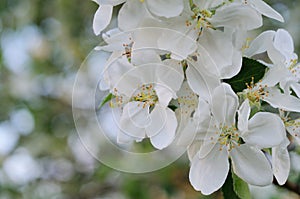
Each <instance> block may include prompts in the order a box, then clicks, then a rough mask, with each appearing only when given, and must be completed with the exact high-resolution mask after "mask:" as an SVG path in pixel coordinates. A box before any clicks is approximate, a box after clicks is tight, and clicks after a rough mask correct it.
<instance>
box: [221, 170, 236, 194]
mask: <svg viewBox="0 0 300 199" xmlns="http://www.w3.org/2000/svg"><path fill="white" fill-rule="evenodd" d="M222 192H223V196H224V199H241V198H240V197H239V196H238V195H237V194H236V192H235V191H234V186H233V178H232V175H231V171H230V170H229V173H228V176H227V178H226V181H225V183H224V185H223V186H222Z"/></svg>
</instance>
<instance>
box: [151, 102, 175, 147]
mask: <svg viewBox="0 0 300 199" xmlns="http://www.w3.org/2000/svg"><path fill="white" fill-rule="evenodd" d="M161 108H163V107H161ZM154 109H156V108H154ZM154 111H155V110H153V111H152V112H151V116H153V117H152V118H151V119H152V123H151V125H150V126H151V129H150V126H149V128H147V135H149V134H151V135H153V136H151V137H150V141H151V144H152V145H153V146H154V147H155V148H157V149H160V150H161V149H164V148H166V147H167V146H169V145H170V144H171V143H172V142H173V140H174V138H175V132H176V128H177V119H176V116H175V113H174V112H173V111H172V110H171V109H169V108H165V109H164V112H165V115H166V116H165V117H166V118H165V122H164V123H163V124H161V121H157V123H155V121H154V119H156V118H154V117H155V114H153V112H154ZM152 114H153V115H152ZM152 124H153V125H157V126H158V127H159V125H162V127H161V128H159V129H157V127H156V128H152V127H153V125H152ZM156 130H159V131H158V132H156Z"/></svg>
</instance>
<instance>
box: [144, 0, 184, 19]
mask: <svg viewBox="0 0 300 199" xmlns="http://www.w3.org/2000/svg"><path fill="white" fill-rule="evenodd" d="M146 3H147V5H148V8H149V11H150V12H152V13H153V14H155V15H157V16H161V17H167V18H170V17H176V16H178V15H179V14H180V13H181V12H182V11H183V0H146Z"/></svg>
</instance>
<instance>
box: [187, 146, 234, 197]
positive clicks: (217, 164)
mask: <svg viewBox="0 0 300 199" xmlns="http://www.w3.org/2000/svg"><path fill="white" fill-rule="evenodd" d="M219 149H220V145H216V146H215V147H214V149H213V150H212V151H211V152H210V153H209V154H208V155H207V156H206V157H205V158H202V159H201V158H199V156H198V155H197V154H196V155H195V156H194V158H193V161H192V163H191V168H190V173H189V178H190V182H191V184H192V186H193V187H194V189H196V190H197V191H201V193H202V194H204V195H209V194H211V193H213V192H215V191H217V190H218V189H220V188H221V187H222V185H223V184H224V182H225V180H226V177H227V175H228V171H229V161H228V152H227V150H226V149H225V147H224V148H223V149H222V150H221V151H220V150H219Z"/></svg>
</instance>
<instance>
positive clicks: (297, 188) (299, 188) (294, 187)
mask: <svg viewBox="0 0 300 199" xmlns="http://www.w3.org/2000/svg"><path fill="white" fill-rule="evenodd" d="M273 184H275V185H276V186H279V187H284V188H286V189H287V190H289V191H292V192H294V193H296V194H298V195H299V196H300V185H298V184H295V183H292V182H290V181H286V183H285V184H284V185H279V184H278V182H277V180H276V179H275V178H274V180H273Z"/></svg>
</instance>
